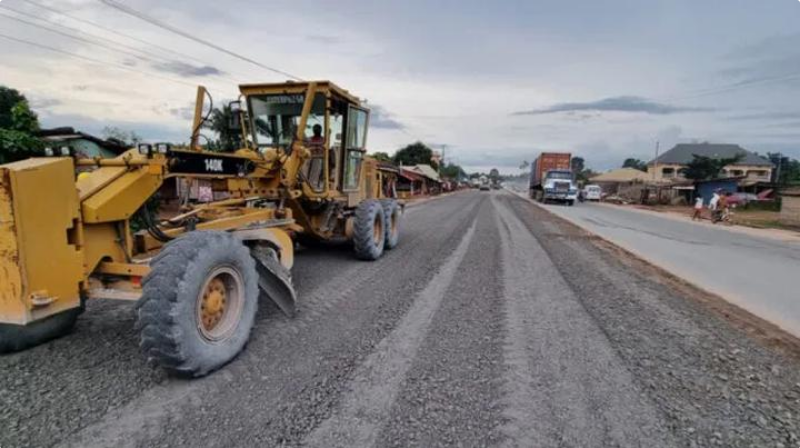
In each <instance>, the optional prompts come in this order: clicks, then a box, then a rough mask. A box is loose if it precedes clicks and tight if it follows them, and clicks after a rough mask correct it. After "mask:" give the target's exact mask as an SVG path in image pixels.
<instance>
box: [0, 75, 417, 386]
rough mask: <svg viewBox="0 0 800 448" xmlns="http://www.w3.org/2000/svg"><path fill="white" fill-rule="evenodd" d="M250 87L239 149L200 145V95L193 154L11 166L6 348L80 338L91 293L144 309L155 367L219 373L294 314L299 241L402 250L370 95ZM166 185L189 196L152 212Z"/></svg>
mask: <svg viewBox="0 0 800 448" xmlns="http://www.w3.org/2000/svg"><path fill="white" fill-rule="evenodd" d="M240 92H241V95H240V97H239V100H238V101H235V102H232V103H231V104H230V105H229V106H230V107H231V110H232V111H233V112H234V113H233V119H232V120H231V123H230V126H231V128H232V129H235V130H236V131H237V132H238V133H239V135H240V136H241V139H240V142H241V145H240V146H241V149H238V150H236V151H233V152H227V153H221V152H210V151H207V150H202V149H201V147H200V146H199V144H198V138H199V130H200V129H201V128H202V127H203V125H204V122H205V120H206V119H207V118H208V115H209V114H204V110H205V107H204V102H205V98H206V96H207V92H206V91H205V89H204V88H202V87H200V88H198V95H197V105H196V108H195V119H194V128H193V129H194V132H193V135H192V140H191V143H190V145H189V146H188V147H187V148H182V149H181V148H173V147H172V146H170V145H168V144H155V145H150V144H141V145H139V146H138V147H136V148H132V149H131V150H129V151H127V152H125V153H124V154H122V155H120V156H118V157H116V158H113V159H100V158H97V159H86V158H80V157H78V156H76V155H75V154H74V153H73V152H72V151H70V150H69V148H54V149H48V150H47V151H46V152H47V154H46V157H39V158H32V159H28V160H23V161H19V162H14V163H9V164H6V165H0V353H8V352H13V351H19V350H23V349H26V348H29V347H33V346H36V345H38V344H41V343H43V342H46V341H48V340H50V339H53V338H56V337H59V336H61V335H63V334H65V333H67V332H69V331H70V330H71V329H72V327H73V326H74V324H75V322H76V319H77V317H78V315H79V314H81V312H82V311H83V310H84V307H85V303H86V301H87V300H92V299H114V300H128V301H133V302H135V303H136V312H137V322H136V328H137V329H138V331H139V333H140V346H141V349H142V351H143V352H144V354H145V356H146V357H147V359H148V360H149V361H150V362H151V363H154V364H156V365H158V366H161V367H162V368H164V369H166V370H167V371H169V372H170V373H173V374H176V375H180V376H187V377H198V376H203V375H206V374H208V373H210V372H212V371H214V370H216V369H218V368H220V367H222V366H223V365H225V364H226V363H227V362H229V361H230V360H231V359H233V358H234V357H235V356H236V355H237V354H238V353H239V352H240V351H241V350H242V348H243V347H244V345H245V343H246V342H247V340H248V338H249V335H250V330H251V328H252V326H253V322H254V319H255V316H256V309H257V307H258V303H259V300H271V301H273V302H274V303H275V304H276V305H277V307H278V308H279V309H280V310H281V311H282V312H284V313H285V314H287V315H288V316H293V315H294V313H295V310H296V303H297V297H296V293H295V290H294V287H293V286H292V279H291V268H292V264H293V261H294V245H295V240H298V239H299V240H302V241H303V242H304V243H306V244H311V243H313V242H325V241H339V242H341V241H349V242H351V243H352V246H353V249H354V252H355V255H356V257H358V258H360V259H363V260H376V259H378V258H380V257H381V255H382V254H383V253H384V251H386V250H390V249H392V248H394V247H395V246H396V245H397V244H398V238H399V232H400V218H401V215H402V210H401V204H399V203H398V201H397V200H396V199H395V198H394V180H395V173H394V172H393V171H392V170H391V169H388V168H386V167H382V166H381V165H379V163H378V162H377V161H375V160H373V159H371V158H369V157H366V141H367V128H368V124H369V109H368V108H366V107H365V106H364V104H363V103H362V101H361V100H359V99H358V98H357V97H355V96H353V95H351V94H350V93H349V92H348V91H346V90H344V89H341V88H339V87H337V86H336V85H335V84H333V83H331V82H328V81H318V82H287V83H278V84H248V85H242V86H240ZM201 183H202V185H203V187H202V188H204V189H205V190H204V192H205V193H206V194H205V195H204V196H206V198H205V199H204V200H199V199H198V198H193V197H192V195H191V194H190V191H191V190H192V188H193V186H196V185H198V184H201ZM165 190H170V191H175V192H179V193H176V196H177V197H178V199H179V200H178V203H179V206H178V207H177V209H176V210H174V213H172V214H169V215H166V214H163V213H160V212H159V211H158V210H153V209H154V207H153V206H152V203H153V201H154V200H153V198H154V197H157V196H158V195H160V194H161V193H162V192H164V191H165Z"/></svg>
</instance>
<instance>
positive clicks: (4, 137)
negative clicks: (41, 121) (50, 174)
mask: <svg viewBox="0 0 800 448" xmlns="http://www.w3.org/2000/svg"><path fill="white" fill-rule="evenodd" d="M43 155H44V142H42V141H41V140H39V139H38V138H36V137H34V136H32V135H30V134H28V133H25V132H21V131H15V130H13V129H0V164H3V163H9V162H16V161H17V160H25V159H28V158H30V157H36V156H43Z"/></svg>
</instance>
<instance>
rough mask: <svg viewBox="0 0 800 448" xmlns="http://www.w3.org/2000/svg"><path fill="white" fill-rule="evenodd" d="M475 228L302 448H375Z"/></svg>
mask: <svg viewBox="0 0 800 448" xmlns="http://www.w3.org/2000/svg"><path fill="white" fill-rule="evenodd" d="M474 234H475V224H474V223H473V224H472V226H471V227H470V228H469V230H467V233H465V234H464V236H463V238H462V239H461V242H460V243H459V244H458V247H457V248H456V250H455V251H454V252H453V253H452V254H451V255H450V257H449V258H448V259H447V260H446V261H445V263H444V264H443V265H442V266H441V267H440V268H439V270H438V272H437V273H436V275H435V276H434V277H433V278H431V279H430V282H429V283H428V284H427V286H426V287H425V289H423V290H422V291H421V292H420V293H419V295H418V296H417V297H416V298H415V300H414V303H413V305H412V306H411V309H410V310H408V312H407V313H406V315H405V316H404V317H403V319H402V320H401V321H400V323H399V324H398V325H397V326H396V327H395V328H394V330H392V332H391V333H390V334H389V335H388V336H387V337H386V338H385V339H383V340H382V341H381V342H380V344H378V346H377V347H376V348H375V350H374V351H373V352H372V354H370V355H369V357H367V359H366V360H365V361H364V363H362V364H361V365H360V366H359V367H358V369H357V370H356V372H355V374H354V378H353V379H352V380H351V381H350V384H349V385H348V391H347V393H346V396H345V397H343V398H342V400H341V404H340V406H339V407H338V408H337V410H336V411H335V412H334V413H333V414H332V415H331V416H330V417H329V418H328V419H327V420H325V421H324V422H322V424H321V425H320V426H318V427H317V428H316V429H315V430H314V431H313V432H312V433H311V434H309V436H308V437H306V439H305V440H304V442H303V445H304V446H309V447H320V448H325V447H330V448H334V447H343V448H344V447H354V446H358V447H371V446H373V445H374V443H375V439H376V437H377V435H378V430H379V429H380V428H381V426H382V425H383V423H384V420H385V419H386V416H387V414H388V411H389V409H390V408H391V405H392V404H393V403H394V400H395V398H396V396H397V392H398V389H399V386H400V384H401V382H402V381H403V379H404V378H405V375H406V372H407V371H408V369H409V367H410V366H411V363H412V361H413V360H414V357H415V356H416V353H417V350H418V349H419V346H420V345H421V343H422V341H423V339H424V338H425V336H426V335H427V333H428V327H429V326H430V323H431V320H432V319H433V316H434V314H436V312H437V311H438V310H439V305H440V304H441V302H442V298H443V296H444V294H445V292H446V290H447V289H448V288H449V287H450V284H451V283H452V281H453V278H454V277H455V275H456V270H457V269H458V267H459V265H460V264H461V261H462V260H463V259H464V255H465V254H466V252H467V248H468V246H469V244H470V243H471V242H472V237H473V235H474Z"/></svg>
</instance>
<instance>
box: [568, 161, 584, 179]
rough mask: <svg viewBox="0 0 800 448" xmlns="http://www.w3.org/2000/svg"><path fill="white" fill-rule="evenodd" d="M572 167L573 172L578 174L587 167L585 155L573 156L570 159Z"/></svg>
mask: <svg viewBox="0 0 800 448" xmlns="http://www.w3.org/2000/svg"><path fill="white" fill-rule="evenodd" d="M570 167H571V168H572V172H573V173H575V174H576V175H577V174H578V173H580V172H581V171H583V170H584V169H585V168H586V161H585V160H584V159H583V157H573V158H572V160H571V161H570Z"/></svg>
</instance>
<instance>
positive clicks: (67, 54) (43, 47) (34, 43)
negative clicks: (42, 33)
mask: <svg viewBox="0 0 800 448" xmlns="http://www.w3.org/2000/svg"><path fill="white" fill-rule="evenodd" d="M0 38H4V39H8V40H11V41H14V42H18V43H21V44H25V45H30V46H33V47H37V48H41V49H45V50H49V51H52V52H55V53H61V54H63V55H66V56H69V57H73V58H77V59H82V60H84V61H87V62H91V63H93V64H98V65H102V66H104V67H108V66H111V67H114V68H116V69H119V70H125V71H128V72H132V73H138V74H140V75H143V76H148V77H151V78H158V79H161V80H165V81H169V82H174V83H177V84H183V85H185V86H189V87H197V85H196V84H193V83H190V82H186V81H181V80H179V79H174V78H170V77H168V76H161V75H157V74H155V73H148V72H145V71H142V70H137V69H135V68H132V67H128V66H125V65H122V64H117V63H113V62H106V61H102V60H100V59H95V58H91V57H88V56H83V55H81V54H78V53H72V52H70V51H66V50H62V49H60V48H56V47H51V46H49V45H44V44H40V43H37V42H33V41H30V40H26V39H19V38H17V37H12V36H8V35H6V34H2V33H0ZM215 93H223V92H222V91H215ZM223 95H224V93H223Z"/></svg>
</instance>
